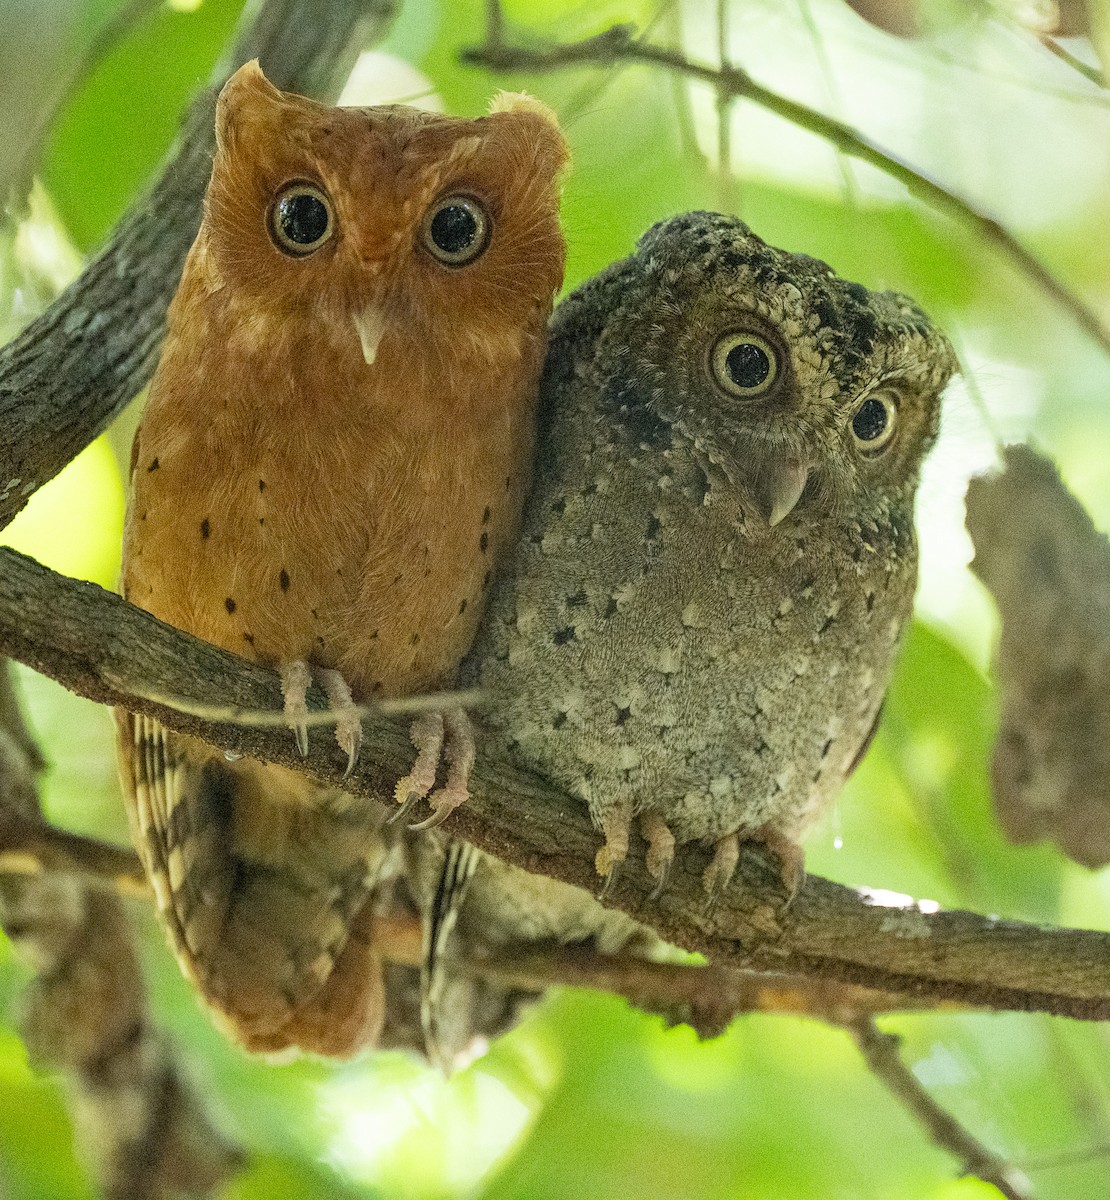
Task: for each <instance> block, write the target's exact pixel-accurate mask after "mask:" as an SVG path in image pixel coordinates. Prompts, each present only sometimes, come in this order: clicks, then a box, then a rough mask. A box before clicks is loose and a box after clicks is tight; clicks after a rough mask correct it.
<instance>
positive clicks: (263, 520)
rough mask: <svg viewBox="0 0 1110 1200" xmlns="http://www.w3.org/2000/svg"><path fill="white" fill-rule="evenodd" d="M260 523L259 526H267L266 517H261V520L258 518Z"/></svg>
mask: <svg viewBox="0 0 1110 1200" xmlns="http://www.w3.org/2000/svg"><path fill="white" fill-rule="evenodd" d="M258 523H259V525H265V524H266V518H265V517H259V518H258Z"/></svg>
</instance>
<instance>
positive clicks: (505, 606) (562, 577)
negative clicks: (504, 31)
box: [464, 213, 955, 896]
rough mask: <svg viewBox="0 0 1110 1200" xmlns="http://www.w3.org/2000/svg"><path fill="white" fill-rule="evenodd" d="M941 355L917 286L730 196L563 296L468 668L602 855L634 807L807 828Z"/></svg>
mask: <svg viewBox="0 0 1110 1200" xmlns="http://www.w3.org/2000/svg"><path fill="white" fill-rule="evenodd" d="M954 369H955V360H954V356H953V353H952V350H951V348H950V346H949V344H948V342H947V341H946V340H945V338H944V337H943V335H942V334H940V333H939V332H938V331H937V330H936V328H935V327H934V326H933V325H932V324H931V323H930V321H929V320H928V319H927V318H926V316H925V314H924V313H923V312H922V311H921V310H920V309H919V308H918V307H917V306H916V305H915V304H914V303H913V302H912V301H910V300H908V299H907V298H906V297H904V296H901V295H896V294H894V293H891V292H883V293H874V292H869V291H868V290H867V289H866V288H864V287H862V286H861V285H860V284H857V283H849V282H848V281H846V280H844V279H841V278H840V277H839V276H837V275H836V274H835V273H834V272H833V271H832V270H831V269H830V268H829V267H828V266H826V265H825V264H824V263H823V262H819V261H817V260H816V259H813V258H810V257H807V256H805V255H801V254H790V253H787V252H785V251H783V250H777V249H775V248H773V247H771V246H768V245H767V244H765V243H764V242H763V241H761V240H760V239H759V238H758V237H756V236H755V235H754V234H753V233H752V232H751V231H750V230H749V229H748V228H747V227H746V226H745V225H744V224H743V223H742V222H740V221H739V220H737V219H736V218H734V217H730V216H721V215H717V214H712V213H690V214H687V215H685V216H681V217H676V218H674V219H672V220H668V221H664V222H663V223H661V224H659V225H657V226H655V227H654V228H653V229H651V230H650V231H649V232H648V233H647V234H646V235H645V236H644V237H643V238H642V240H641V241H640V243H639V247H638V249H637V250H636V252H635V253H634V254H633V255H632V256H631V257H629V258H627V259H625V260H624V261H623V262H619V263H617V264H615V265H614V266H612V267H610V268H609V269H608V270H605V271H603V272H602V273H601V274H600V275H599V276H597V277H596V278H594V279H593V280H591V281H589V282H588V283H586V284H585V285H584V286H582V287H581V288H579V289H578V290H577V291H576V292H575V293H574V294H573V295H571V296H570V297H569V298H568V299H567V300H565V301H564V302H563V303H562V304H561V305H560V306H559V308H558V310H557V311H556V314H555V318H554V321H553V323H552V340H551V343H550V347H549V352H548V358H547V365H546V368H545V372H544V376H543V381H542V384H541V427H542V428H543V429H544V433H543V435H542V436H541V440H540V445H539V451H538V465H537V478H536V486H535V490H534V492H533V494H532V497H531V499H530V501H529V505H528V507H527V510H526V514H525V522H524V530H523V534H522V537H521V540H520V542H519V545H518V547H517V549H516V551H515V554H514V555H512V556H509V557H507V559H506V565H505V570H504V572H503V574H502V577H501V579H500V581H499V583H498V584H497V586H496V588H495V592H494V596H493V599H492V600H491V603H490V606H489V608H488V609H487V612H486V617H485V620H484V622H483V627H482V630H481V631H480V633H479V636H478V640H477V641H476V643H475V647H474V649H473V651H472V655H471V658H470V659H468V665H467V668H466V669H464V677H467V678H468V680H469V681H470V682H474V683H477V684H479V685H480V686H481V687H482V688H483V689H485V691H486V692H487V693H488V700H487V707H486V708H485V709H484V710H483V720H484V721H485V723H486V724H487V726H488V727H489V729H490V732H491V735H492V738H493V741H494V742H495V743H496V742H501V743H502V744H503V745H504V747H506V748H507V749H508V751H509V752H510V753H511V754H512V755H513V756H514V757H515V759H516V760H517V761H518V762H520V763H521V764H522V765H525V766H527V767H529V768H531V769H533V770H536V771H538V772H540V773H542V774H544V775H546V776H547V777H548V778H550V779H551V780H553V781H554V782H556V783H557V784H559V785H560V786H561V787H563V788H565V789H566V790H567V791H568V792H569V793H571V794H572V795H574V796H577V797H578V798H580V799H581V801H582V802H583V803H584V804H585V805H587V806H588V808H589V812H590V815H591V816H592V818H593V821H594V823H595V824H596V826H597V827H598V828H599V830H600V831H601V833H602V835H603V836H604V844H603V845H602V847H601V848H600V850H599V851H598V854H597V861H596V866H597V870H598V872H599V873H600V874H601V875H603V876H605V877H607V878H609V877H611V875H612V873H613V872H614V870H615V868H616V867H617V866H618V865H619V864H620V863H621V861H622V860H623V859H624V858H625V856H626V853H627V851H628V848H629V839H630V834H631V832H632V828H633V822H634V821H635V822H636V823H637V825H638V829H639V832H640V833H641V834H642V835H643V837H644V838H645V839H646V842H647V847H646V862H647V866H648V869H649V871H650V872H651V873H652V874H653V875H654V876H655V877H656V878H657V879H658V880H659V881H660V886H662V881H663V880H664V879H665V877H666V872H667V870H668V868H669V866H670V864H671V862H672V860H673V857H674V853H675V847H676V845H679V844H682V843H686V842H690V841H699V842H701V843H703V844H705V845H706V846H707V847H709V848H711V850H712V857H711V859H710V861H709V864H708V866H707V867H706V868H705V872H704V882H705V885H706V889H707V891H708V892H709V893H710V895H711V896H716V895H717V894H719V891H720V889H721V888H723V887H724V886H726V885H727V883H728V882H729V880H730V879H731V877H732V875H733V872H734V869H735V866H736V863H737V859H738V854H739V843H740V841H741V840H742V839H755V840H762V841H764V842H766V843H768V844H769V845H770V846H771V848H772V849H774V850H775V851H777V852H778V856H779V858H780V860H781V861H782V864H783V874H784V880H785V881H786V882H787V884H788V886H790V887H793V886H796V883H797V880H798V879H799V878H800V870H801V851H800V849H799V848H798V842H799V838H800V837H801V835H802V833H803V832H804V831H805V829H806V828H807V826H809V825H810V823H811V822H812V821H813V820H814V818H815V817H816V816H817V815H818V814H819V813H820V812H821V811H822V809H823V808H825V806H826V805H827V804H828V803H829V801H830V800H831V799H832V797H833V796H834V795H835V794H836V793H837V791H838V790H839V788H840V787H841V785H842V784H843V782H844V780H845V778H846V777H847V775H848V774H849V773H850V771H851V770H852V768H853V766H854V764H855V763H856V762H857V760H858V758H859V757H860V755H861V753H862V751H863V750H864V749H865V748H866V745H867V743H868V740H869V737H870V734H871V732H872V730H873V728H874V725H875V723H876V719H877V716H878V713H879V708H880V704H881V702H882V698H883V693H884V690H885V688H886V686H887V682H888V680H889V678H890V674H891V669H892V666H893V664H894V661H895V656H896V653H897V650H898V646H899V642H900V640H901V638H902V634H903V631H904V630H905V628H906V626H907V623H908V622H909V619H910V615H911V609H912V604H913V593H914V584H915V580H916V572H917V550H916V541H915V533H914V524H913V508H914V496H915V491H916V488H917V483H918V476H919V470H920V467H921V463H922V459H923V458H924V456H925V454H926V452H927V450H928V449H929V447H930V445H931V444H932V442H933V440H934V437H935V434H936V431H937V426H938V419H939V397H940V393H941V391H942V390H943V388H944V386H945V384H946V382H947V381H948V379H949V376H950V375H951V374H952V372H953V370H954Z"/></svg>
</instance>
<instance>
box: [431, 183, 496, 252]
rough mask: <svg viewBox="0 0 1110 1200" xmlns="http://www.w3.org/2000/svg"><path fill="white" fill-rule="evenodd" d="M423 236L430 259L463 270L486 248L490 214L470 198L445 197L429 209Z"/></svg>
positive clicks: (488, 236)
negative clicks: (435, 259) (462, 268)
mask: <svg viewBox="0 0 1110 1200" xmlns="http://www.w3.org/2000/svg"><path fill="white" fill-rule="evenodd" d="M422 235H423V238H424V245H425V247H426V248H427V250H428V252H429V254H431V255H432V257H433V258H437V259H438V260H439V261H440V262H441V263H443V264H444V265H445V266H448V267H465V266H466V265H467V264H468V263H472V262H473V261H474V260H475V259H476V258H478V256H479V255H481V254H482V253H483V251H484V250H485V249H486V247H487V246H488V245H489V239H490V219H489V214H488V213H487V212H486V210H485V208H484V207H483V206H482V205H481V204H479V202H478V201H477V200H475V199H474V198H473V197H472V196H446V197H445V198H444V199H442V200H437V201H436V203H435V204H433V205H432V207H431V208H430V209H428V212H427V215H426V216H425V217H424V228H423V230H422Z"/></svg>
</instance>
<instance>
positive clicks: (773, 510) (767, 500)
mask: <svg viewBox="0 0 1110 1200" xmlns="http://www.w3.org/2000/svg"><path fill="white" fill-rule="evenodd" d="M808 479H809V467H807V466H806V464H805V463H800V462H794V461H792V460H791V459H788V458H775V457H773V456H772V458H771V460H770V462H769V463H768V464H767V466H766V469H765V470H764V471H763V472H761V474H760V477H759V481H758V483H757V484H756V488H755V493H756V497H757V499H758V500H759V505H760V508H761V509H762V510H763V515H764V516H765V517H766V518H767V524H768V525H770V526H771V527H772V528H774V526H776V525H777V524H778V523H779V522H780V521H783V520H785V519H786V518H787V517H788V516H789V515H790V514H791V513H792V512H793V511H794V506H795V505H796V504H797V503H798V501H799V500H800V499H801V498H802V492H804V491H805V487H806V480H808Z"/></svg>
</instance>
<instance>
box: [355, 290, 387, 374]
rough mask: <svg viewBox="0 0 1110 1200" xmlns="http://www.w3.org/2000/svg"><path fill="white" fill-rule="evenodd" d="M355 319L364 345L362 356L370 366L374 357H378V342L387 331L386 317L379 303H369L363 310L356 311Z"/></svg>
mask: <svg viewBox="0 0 1110 1200" xmlns="http://www.w3.org/2000/svg"><path fill="white" fill-rule="evenodd" d="M353 320H354V323H355V332H356V333H357V334H358V340H359V344H360V345H361V346H362V357H363V358H364V359H366V362H367V365H368V366H372V365H373V362H374V359H375V358H377V357H378V343H379V342H380V341H381V340H382V334H383V333H385V317H384V316H383V315H382V310H381V309H380V308H378V307H377V305H374V304H368V305H367V306H366V307H365V308H364V309H363V310H362V311H361V312H357V313H355V315H354V317H353Z"/></svg>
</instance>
